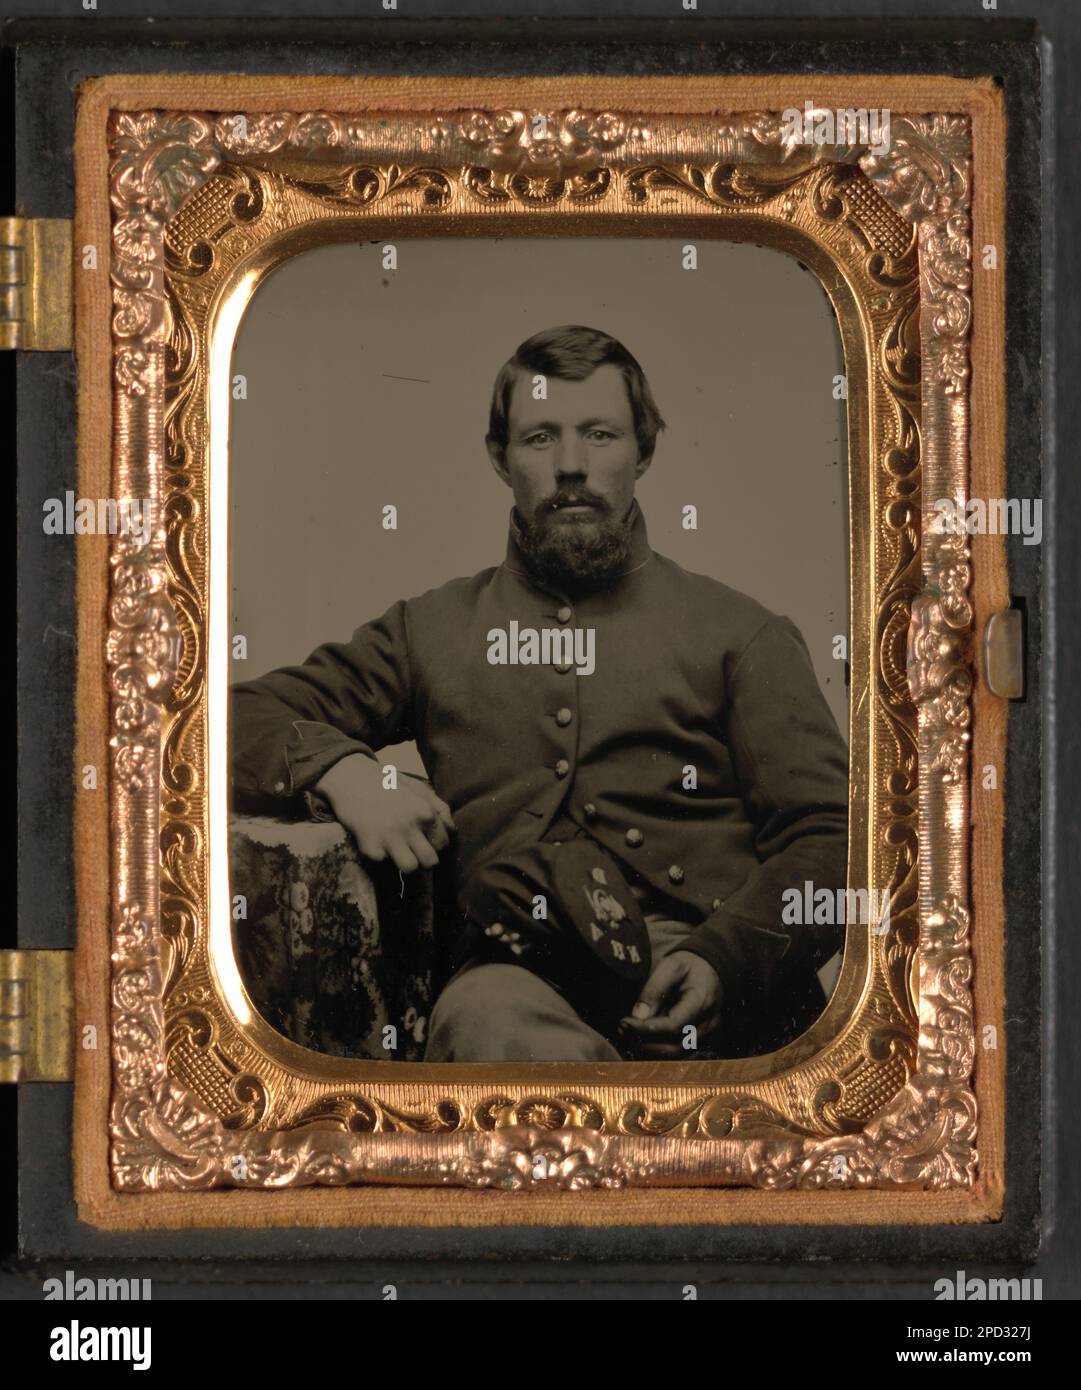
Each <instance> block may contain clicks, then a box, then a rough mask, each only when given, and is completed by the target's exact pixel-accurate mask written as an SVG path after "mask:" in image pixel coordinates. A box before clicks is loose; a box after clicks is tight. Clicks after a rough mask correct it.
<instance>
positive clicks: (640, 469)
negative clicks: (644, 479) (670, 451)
mask: <svg viewBox="0 0 1081 1390" xmlns="http://www.w3.org/2000/svg"><path fill="white" fill-rule="evenodd" d="M652 462H653V455H652V454H651V453H649V454H643V455H642V457H641V458H640V459H639V460H638V462H637V463H636V464H635V465H634V476H635V478H636V479H638V478H640V477H641V476H642V474H643V473H644V472H645V471H646V469H647V468H648V467H649V465H650V464H651V463H652Z"/></svg>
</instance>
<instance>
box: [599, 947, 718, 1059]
mask: <svg viewBox="0 0 1081 1390" xmlns="http://www.w3.org/2000/svg"><path fill="white" fill-rule="evenodd" d="M721 994H722V990H721V980H720V976H719V975H718V974H717V972H716V970H714V968H713V966H712V965H710V963H709V961H707V960H704V959H703V958H702V957H701V956H697V955H695V954H694V952H693V951H672V952H670V953H669V954H668V955H667V956H665V957H664V959H663V960H662V961H661V962H660V963H659V964H658V965H657V966H656V968H655V969H654V970H653V973H652V974H651V975H650V977H649V979H648V980H647V981H646V983H645V986H644V988H643V989H642V993H641V995H640V996H639V998H638V1002H637V1004H635V1006H634V1008H633V1010H632V1011H631V1012H632V1017H630V1018H625V1019H623V1022H622V1027H623V1029H624V1031H625V1035H626V1037H627V1038H628V1040H631V1041H633V1044H634V1051H635V1053H636V1055H637V1056H640V1057H656V1058H658V1059H663V1060H676V1059H678V1058H681V1057H686V1056H687V1053H688V1051H689V1049H687V1048H684V1046H683V1036H684V1035H683V1030H684V1028H685V1027H686V1026H687V1024H689V1023H692V1024H694V1026H695V1028H696V1029H697V1030H698V1035H699V1037H700V1038H702V1037H706V1036H708V1035H709V1034H710V1033H711V1032H712V1031H713V1029H714V1028H716V1026H717V1023H718V1022H719V1020H720V1016H721Z"/></svg>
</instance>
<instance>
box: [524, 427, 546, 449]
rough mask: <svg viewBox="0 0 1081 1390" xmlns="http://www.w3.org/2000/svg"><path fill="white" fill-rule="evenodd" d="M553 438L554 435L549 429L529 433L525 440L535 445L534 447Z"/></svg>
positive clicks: (540, 445)
mask: <svg viewBox="0 0 1081 1390" xmlns="http://www.w3.org/2000/svg"><path fill="white" fill-rule="evenodd" d="M551 438H552V436H551V435H550V434H549V433H548V431H547V430H538V431H537V432H536V434H527V435H526V437H525V442H526V443H527V444H531V445H533V447H534V448H538V447H543V445H545V444H548V443H550V442H551Z"/></svg>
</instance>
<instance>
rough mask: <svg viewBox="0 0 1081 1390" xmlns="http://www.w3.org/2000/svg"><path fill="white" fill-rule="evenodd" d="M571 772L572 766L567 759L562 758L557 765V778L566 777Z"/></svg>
mask: <svg viewBox="0 0 1081 1390" xmlns="http://www.w3.org/2000/svg"><path fill="white" fill-rule="evenodd" d="M570 770H571V765H570V763H569V762H567V760H566V758H560V760H559V762H557V763H556V766H555V773H556V776H557V777H566V775H567V773H568V772H570Z"/></svg>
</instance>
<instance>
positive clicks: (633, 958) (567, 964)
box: [460, 838, 650, 1031]
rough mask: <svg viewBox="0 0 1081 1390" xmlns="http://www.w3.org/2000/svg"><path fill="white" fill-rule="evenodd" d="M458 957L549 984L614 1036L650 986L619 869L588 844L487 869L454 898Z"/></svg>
mask: <svg viewBox="0 0 1081 1390" xmlns="http://www.w3.org/2000/svg"><path fill="white" fill-rule="evenodd" d="M460 903H461V907H462V910H463V911H464V913H465V914H466V916H467V918H468V919H469V922H470V925H471V930H470V931H469V932H468V933H467V937H468V944H466V943H463V946H464V947H465V949H464V951H463V955H470V956H472V957H473V958H477V957H478V956H479V957H480V958H481V959H483V960H487V961H492V960H502V961H506V962H507V963H509V964H514V965H522V966H525V967H526V968H527V969H529V970H533V971H535V972H536V973H537V974H538V975H541V976H543V977H544V978H545V979H547V980H549V981H550V982H551V983H552V984H554V985H555V986H556V987H557V988H558V989H559V990H560V991H561V992H562V993H563V994H564V995H566V997H567V998H568V999H569V1000H570V1001H571V1003H572V1004H573V1005H574V1007H575V1008H576V1009H577V1010H578V1012H579V1013H580V1014H581V1015H582V1017H583V1018H585V1019H587V1020H588V1021H589V1022H591V1023H592V1024H593V1025H594V1026H595V1027H598V1028H599V1029H601V1031H607V1030H609V1029H611V1028H614V1027H615V1025H616V1023H618V1021H619V1019H620V1018H621V1017H623V1016H624V1015H625V1014H626V1013H627V1012H628V1011H629V1009H630V1008H631V1007H632V1005H633V1004H634V1002H635V1000H636V999H637V997H638V993H639V989H640V987H641V985H642V984H643V983H644V981H645V980H646V979H647V978H648V976H649V969H650V949H649V932H648V930H647V928H646V923H645V919H644V917H643V916H642V912H641V909H640V908H639V906H638V903H637V901H636V900H635V897H634V894H633V893H632V892H631V889H630V887H629V885H628V883H627V881H626V879H625V878H624V876H623V873H622V871H621V870H620V868H619V866H618V864H617V863H616V862H615V860H614V859H612V858H611V857H610V856H609V855H608V854H606V853H605V852H604V850H602V849H601V848H600V847H599V846H598V845H596V844H595V843H594V842H593V841H591V840H588V839H585V838H583V839H577V840H569V841H565V842H564V843H562V844H536V845H530V846H528V847H527V848H526V849H522V850H519V851H518V852H516V853H514V854H510V855H506V856H504V857H501V858H499V859H494V860H491V861H490V862H489V863H487V864H485V865H484V866H483V867H482V868H481V869H479V870H478V871H477V873H475V874H474V875H473V876H472V878H471V879H470V880H469V882H468V883H467V884H466V885H465V888H464V890H463V891H462V893H461V896H460Z"/></svg>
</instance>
